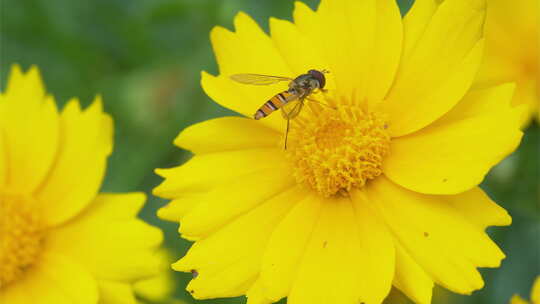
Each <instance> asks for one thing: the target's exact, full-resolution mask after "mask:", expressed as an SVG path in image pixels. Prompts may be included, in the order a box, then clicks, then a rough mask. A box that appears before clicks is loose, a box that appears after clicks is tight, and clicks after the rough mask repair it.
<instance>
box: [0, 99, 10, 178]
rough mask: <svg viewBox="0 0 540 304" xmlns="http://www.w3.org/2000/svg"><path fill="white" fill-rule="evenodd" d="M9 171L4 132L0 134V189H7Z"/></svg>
mask: <svg viewBox="0 0 540 304" xmlns="http://www.w3.org/2000/svg"><path fill="white" fill-rule="evenodd" d="M0 103H1V101H0ZM7 169H8V166H7V148H6V144H5V136H4V134H3V132H0V187H5V183H6V180H7V175H8V172H7Z"/></svg>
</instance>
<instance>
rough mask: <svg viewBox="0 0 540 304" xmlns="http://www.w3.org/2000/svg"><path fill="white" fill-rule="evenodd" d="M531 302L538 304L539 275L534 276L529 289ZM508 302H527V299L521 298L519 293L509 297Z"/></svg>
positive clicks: (525, 303) (539, 299) (539, 294)
mask: <svg viewBox="0 0 540 304" xmlns="http://www.w3.org/2000/svg"><path fill="white" fill-rule="evenodd" d="M530 303H531V304H540V276H537V277H536V280H535V281H534V284H533V287H532V289H531V302H530ZM510 304H529V302H528V301H526V300H523V298H522V297H520V296H519V295H517V294H516V295H514V296H513V297H512V299H510Z"/></svg>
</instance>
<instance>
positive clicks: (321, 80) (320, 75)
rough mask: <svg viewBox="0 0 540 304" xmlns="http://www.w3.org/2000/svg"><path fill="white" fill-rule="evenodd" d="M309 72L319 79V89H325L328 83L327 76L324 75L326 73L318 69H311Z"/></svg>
mask: <svg viewBox="0 0 540 304" xmlns="http://www.w3.org/2000/svg"><path fill="white" fill-rule="evenodd" d="M308 73H309V74H310V75H311V76H313V78H315V79H317V81H319V89H323V88H324V85H325V84H326V78H325V77H324V74H323V73H321V72H320V71H317V70H309V71H308Z"/></svg>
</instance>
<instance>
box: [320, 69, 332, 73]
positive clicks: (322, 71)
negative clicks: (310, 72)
mask: <svg viewBox="0 0 540 304" xmlns="http://www.w3.org/2000/svg"><path fill="white" fill-rule="evenodd" d="M321 73H324V74H330V71H329V70H327V69H322V70H321Z"/></svg>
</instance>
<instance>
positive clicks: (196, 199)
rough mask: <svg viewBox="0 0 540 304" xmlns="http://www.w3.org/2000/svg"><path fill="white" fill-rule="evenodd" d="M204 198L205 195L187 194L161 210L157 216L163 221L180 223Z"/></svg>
mask: <svg viewBox="0 0 540 304" xmlns="http://www.w3.org/2000/svg"><path fill="white" fill-rule="evenodd" d="M203 197H204V194H203V193H186V194H184V195H182V196H181V197H179V198H177V199H175V200H172V201H170V202H169V203H168V204H167V205H165V206H163V207H162V208H160V209H159V210H158V212H157V216H158V217H159V218H160V219H162V220H167V221H172V222H178V221H180V220H182V218H183V217H184V216H185V215H186V214H187V213H188V212H189V211H191V210H192V209H193V208H195V206H197V205H198V204H199V203H200V202H201V199H202V198H203Z"/></svg>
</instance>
